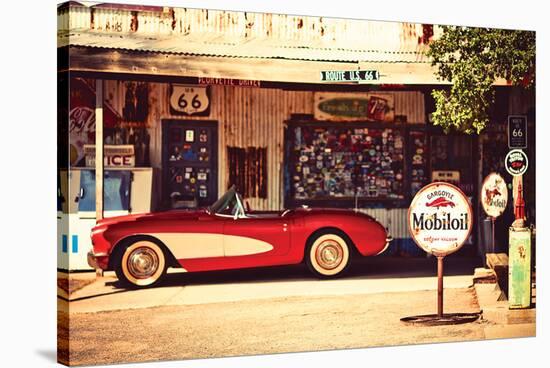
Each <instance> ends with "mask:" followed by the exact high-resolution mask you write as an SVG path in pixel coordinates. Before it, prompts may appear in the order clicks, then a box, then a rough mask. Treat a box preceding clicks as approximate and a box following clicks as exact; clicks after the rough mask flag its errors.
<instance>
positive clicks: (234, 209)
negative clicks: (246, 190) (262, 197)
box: [208, 186, 244, 216]
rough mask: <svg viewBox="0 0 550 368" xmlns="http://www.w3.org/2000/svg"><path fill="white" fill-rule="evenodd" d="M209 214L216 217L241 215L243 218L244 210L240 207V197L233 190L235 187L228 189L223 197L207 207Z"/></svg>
mask: <svg viewBox="0 0 550 368" xmlns="http://www.w3.org/2000/svg"><path fill="white" fill-rule="evenodd" d="M208 211H209V212H210V213H215V214H218V215H232V216H234V215H235V214H237V213H239V212H240V213H242V215H243V216H244V208H243V207H242V197H241V195H240V194H239V193H237V191H236V190H235V186H232V187H231V188H229V190H228V191H227V192H225V194H224V195H223V196H221V197H220V199H218V200H217V201H216V202H214V203H213V204H212V205H211V206H210V207H208Z"/></svg>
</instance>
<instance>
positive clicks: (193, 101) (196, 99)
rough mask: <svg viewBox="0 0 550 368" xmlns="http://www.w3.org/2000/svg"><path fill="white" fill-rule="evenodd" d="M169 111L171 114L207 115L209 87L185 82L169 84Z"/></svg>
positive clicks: (208, 110) (208, 109)
mask: <svg viewBox="0 0 550 368" xmlns="http://www.w3.org/2000/svg"><path fill="white" fill-rule="evenodd" d="M169 94H170V98H169V101H170V113H171V114H173V115H195V116H208V115H209V114H210V87H209V86H196V85H187V84H171V85H170V91H169Z"/></svg>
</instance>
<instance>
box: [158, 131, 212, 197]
mask: <svg viewBox="0 0 550 368" xmlns="http://www.w3.org/2000/svg"><path fill="white" fill-rule="evenodd" d="M163 171H164V185H163V186H164V191H163V196H164V198H163V199H164V201H163V202H164V203H165V205H166V207H168V208H196V207H202V206H207V205H210V204H211V203H212V202H214V201H215V200H216V196H217V126H216V124H215V122H208V121H205V122H200V123H198V122H196V121H194V122H190V121H179V120H170V121H164V122H163Z"/></svg>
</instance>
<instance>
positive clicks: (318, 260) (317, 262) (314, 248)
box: [306, 232, 350, 278]
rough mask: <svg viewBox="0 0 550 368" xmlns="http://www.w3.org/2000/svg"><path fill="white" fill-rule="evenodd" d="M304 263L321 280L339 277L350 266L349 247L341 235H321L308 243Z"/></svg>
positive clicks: (330, 233)
mask: <svg viewBox="0 0 550 368" xmlns="http://www.w3.org/2000/svg"><path fill="white" fill-rule="evenodd" d="M306 263H307V265H308V268H309V269H310V271H311V272H313V274H315V275H316V276H318V277H321V278H329V277H335V276H338V275H341V274H342V273H343V272H345V271H346V270H347V268H348V266H349V264H350V245H349V244H348V242H347V241H346V240H345V239H344V236H343V235H342V234H338V233H332V232H329V233H323V234H320V235H318V236H317V237H316V238H314V239H313V240H312V241H310V244H309V247H308V249H307V253H306Z"/></svg>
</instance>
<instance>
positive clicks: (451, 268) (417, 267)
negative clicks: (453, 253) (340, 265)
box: [106, 257, 482, 288]
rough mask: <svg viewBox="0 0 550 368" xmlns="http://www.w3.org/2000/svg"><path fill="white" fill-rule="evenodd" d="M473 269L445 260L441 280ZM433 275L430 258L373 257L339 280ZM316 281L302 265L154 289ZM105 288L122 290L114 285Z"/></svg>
mask: <svg viewBox="0 0 550 368" xmlns="http://www.w3.org/2000/svg"><path fill="white" fill-rule="evenodd" d="M476 267H482V263H481V261H480V259H479V258H477V257H447V258H446V259H445V264H444V274H445V276H456V275H473V274H474V269H475V268H476ZM436 275H437V260H436V258H435V257H430V258H424V257H422V258H402V257H377V258H374V257H373V258H360V259H357V260H354V263H352V264H351V267H350V269H349V270H348V272H347V273H346V274H345V275H343V276H342V277H341V279H382V278H384V279H387V278H408V277H432V276H436ZM307 280H316V278H315V276H313V275H312V274H311V272H309V270H308V269H307V267H306V266H305V265H303V264H299V265H293V266H277V267H263V268H251V269H240V270H225V271H209V272H195V273H171V274H168V275H166V277H165V279H164V280H163V281H162V283H161V284H159V285H158V286H162V287H171V286H175V287H179V286H184V285H208V284H231V283H246V282H280V281H307ZM106 285H108V286H113V287H115V288H124V286H123V285H122V284H121V283H120V282H118V280H117V281H109V282H107V283H106Z"/></svg>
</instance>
